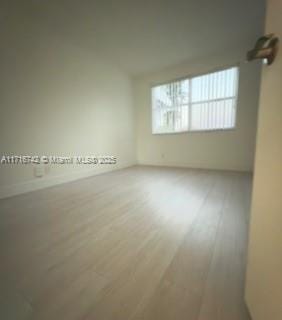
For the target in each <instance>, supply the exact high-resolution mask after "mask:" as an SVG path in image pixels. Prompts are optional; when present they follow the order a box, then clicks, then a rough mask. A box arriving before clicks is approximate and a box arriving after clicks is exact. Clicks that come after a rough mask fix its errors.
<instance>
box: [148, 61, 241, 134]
mask: <svg viewBox="0 0 282 320" xmlns="http://www.w3.org/2000/svg"><path fill="white" fill-rule="evenodd" d="M237 88H238V68H237V67H233V68H229V69H225V70H221V71H218V72H213V73H210V74H206V75H202V76H196V77H193V78H187V79H184V80H180V81H174V82H171V83H167V84H164V85H160V86H156V87H153V88H152V124H153V133H173V132H183V131H193V130H195V131H196V130H216V129H230V128H234V127H235V121H236V105H237Z"/></svg>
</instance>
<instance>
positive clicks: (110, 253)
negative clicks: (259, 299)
mask: <svg viewBox="0 0 282 320" xmlns="http://www.w3.org/2000/svg"><path fill="white" fill-rule="evenodd" d="M250 193H251V176H250V175H247V174H240V173H231V172H218V171H205V170H188V169H175V168H157V167H132V168H128V169H125V170H120V171H116V172H112V173H109V174H104V175H100V176H96V177H92V178H89V179H84V180H80V181H77V182H74V183H69V184H65V185H61V186H57V187H53V188H49V189H45V190H41V191H37V192H33V193H29V194H25V195H21V196H17V197H13V198H10V199H5V200H1V201H0V212H1V213H0V286H1V287H0V319H3V320H10V319H12V320H18V319H20V320H22V319H32V320H42V319H44V320H45V319H46V320H57V319H58V320H135V319H136V320H141V319H142V320H184V319H185V320H246V319H249V316H248V314H247V310H246V307H245V304H244V299H243V287H244V273H245V260H246V259H245V257H246V243H247V226H248V212H249V202H250Z"/></svg>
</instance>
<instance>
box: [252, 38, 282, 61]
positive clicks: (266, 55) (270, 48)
mask: <svg viewBox="0 0 282 320" xmlns="http://www.w3.org/2000/svg"><path fill="white" fill-rule="evenodd" d="M278 48H279V39H278V37H275V35H274V33H271V34H267V35H265V36H263V37H260V38H259V39H258V40H257V42H256V44H255V47H254V49H252V50H250V51H248V52H247V61H252V60H255V59H266V61H267V64H268V65H271V64H272V63H273V61H274V60H275V57H276V55H277V52H278Z"/></svg>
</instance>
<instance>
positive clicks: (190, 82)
mask: <svg viewBox="0 0 282 320" xmlns="http://www.w3.org/2000/svg"><path fill="white" fill-rule="evenodd" d="M234 68H235V69H236V71H237V72H236V81H235V86H236V87H235V95H234V96H228V97H224V98H216V99H210V100H202V101H196V102H191V94H192V81H191V80H192V79H193V78H197V77H201V76H204V75H210V74H213V73H216V72H221V71H226V70H229V69H234ZM184 80H188V81H189V92H188V94H189V101H188V104H184V105H183V106H186V105H187V106H188V128H187V129H186V130H181V131H165V132H158V131H156V130H155V123H154V110H155V108H154V101H153V94H152V91H153V89H154V88H156V87H159V86H162V85H166V84H171V83H174V82H177V81H184ZM239 80H240V64H239V63H238V64H233V65H232V66H230V67H225V68H220V69H219V68H218V69H217V70H214V71H212V72H209V73H207V72H205V73H202V74H198V75H193V76H186V77H182V78H179V79H177V80H173V81H169V82H165V83H162V84H156V85H152V86H151V91H150V94H151V134H152V135H160V134H179V133H189V132H211V131H225V130H235V129H236V128H237V112H238V95H239ZM233 99H234V106H235V115H234V125H233V126H231V127H227V128H223V127H220V128H211V129H191V106H193V105H197V104H201V103H210V102H217V101H226V100H233ZM183 106H181V107H183ZM172 109H173V107H172Z"/></svg>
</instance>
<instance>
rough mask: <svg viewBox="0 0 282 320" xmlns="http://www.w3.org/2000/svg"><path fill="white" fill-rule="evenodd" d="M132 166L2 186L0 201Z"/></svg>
mask: <svg viewBox="0 0 282 320" xmlns="http://www.w3.org/2000/svg"><path fill="white" fill-rule="evenodd" d="M134 165H136V162H128V163H122V164H118V165H117V166H115V167H111V166H104V167H102V168H95V169H92V170H87V171H75V172H72V173H70V174H63V175H58V176H52V177H44V178H37V179H33V180H29V181H25V182H21V183H18V184H13V185H8V186H2V187H0V199H4V198H8V197H12V196H15V195H19V194H24V193H28V192H31V191H36V190H40V189H45V188H49V187H52V186H56V185H59V184H63V183H67V182H71V181H75V180H79V179H83V178H89V177H91V176H95V175H98V174H102V173H107V172H111V171H115V170H120V169H124V168H127V167H131V166H134Z"/></svg>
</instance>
